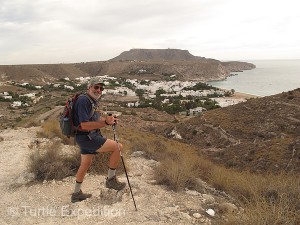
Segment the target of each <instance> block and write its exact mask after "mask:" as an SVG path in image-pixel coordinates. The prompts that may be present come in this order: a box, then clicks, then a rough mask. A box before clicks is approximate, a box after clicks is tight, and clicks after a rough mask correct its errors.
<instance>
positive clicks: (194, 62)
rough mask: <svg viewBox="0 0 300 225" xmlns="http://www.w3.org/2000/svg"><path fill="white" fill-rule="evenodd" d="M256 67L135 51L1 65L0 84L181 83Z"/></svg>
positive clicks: (167, 52)
mask: <svg viewBox="0 0 300 225" xmlns="http://www.w3.org/2000/svg"><path fill="white" fill-rule="evenodd" d="M253 68H255V65H253V64H251V63H245V62H220V61H218V60H214V59H206V58H204V57H198V56H193V55H192V54H190V53H189V52H188V51H187V50H179V49H133V50H130V51H126V52H123V53H121V54H120V55H119V56H117V57H115V58H113V59H111V60H108V61H98V62H84V63H83V62H82V63H70V64H33V65H0V82H5V81H18V82H30V83H34V84H45V83H46V82H51V81H54V80H56V79H60V78H65V77H69V78H71V79H74V78H76V77H81V76H82V77H86V76H97V75H105V74H108V75H110V76H117V77H125V78H136V79H151V80H154V79H155V80H165V79H168V78H169V76H170V75H173V74H175V75H176V77H177V79H180V80H199V81H210V80H221V79H225V78H226V77H227V76H229V75H230V73H231V72H235V71H241V70H248V69H253Z"/></svg>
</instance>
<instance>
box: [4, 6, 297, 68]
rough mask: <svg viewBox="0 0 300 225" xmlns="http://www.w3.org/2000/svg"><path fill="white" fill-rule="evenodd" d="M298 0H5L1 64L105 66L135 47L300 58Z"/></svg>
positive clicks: (216, 55) (222, 55) (214, 54)
mask: <svg viewBox="0 0 300 225" xmlns="http://www.w3.org/2000/svg"><path fill="white" fill-rule="evenodd" d="M298 2H299V1H298V0H284V1H283V0H184V1H180V0H84V1H83V0H31V1H30V0H0V65H11V64H40V63H76V62H89V61H105V60H109V59H111V58H113V57H116V56H118V55H119V54H120V53H121V52H123V51H129V50H130V49H133V48H143V49H167V48H174V49H184V50H188V51H189V52H190V53H191V54H193V55H195V56H202V57H206V58H214V59H218V60H222V61H227V60H257V59H300V29H299V24H300V11H299V8H300V2H299V3H298Z"/></svg>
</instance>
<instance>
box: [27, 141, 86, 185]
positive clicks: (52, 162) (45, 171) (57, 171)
mask: <svg viewBox="0 0 300 225" xmlns="http://www.w3.org/2000/svg"><path fill="white" fill-rule="evenodd" d="M78 159H79V157H76V155H75V153H73V154H70V155H68V156H66V155H63V154H62V152H61V146H60V144H59V143H58V142H55V143H52V144H51V145H49V146H48V147H46V148H45V149H44V150H41V149H36V150H35V151H34V152H33V153H32V154H31V155H30V157H29V171H30V172H32V173H34V175H35V179H36V180H38V181H43V180H52V179H55V180H60V179H63V178H65V177H67V176H71V175H74V174H75V172H76V169H77V168H78V166H79V163H80V161H79V160H78Z"/></svg>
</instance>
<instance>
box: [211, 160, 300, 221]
mask: <svg viewBox="0 0 300 225" xmlns="http://www.w3.org/2000/svg"><path fill="white" fill-rule="evenodd" d="M206 179H208V182H209V183H210V184H212V185H213V186H214V187H216V188H218V189H220V190H224V191H225V192H227V193H228V194H230V195H231V196H232V197H234V198H235V199H237V200H239V203H240V204H241V205H242V206H243V208H244V209H245V211H244V213H243V214H241V216H240V217H236V216H232V217H230V218H229V220H228V221H229V222H228V223H226V224H299V223H300V214H299V212H300V189H299V187H300V179H299V176H298V175H293V174H279V175H272V174H264V175H259V174H252V173H249V172H238V171H234V170H230V169H225V168H223V167H220V166H216V165H213V168H212V172H211V173H210V177H206Z"/></svg>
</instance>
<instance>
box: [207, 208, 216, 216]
mask: <svg viewBox="0 0 300 225" xmlns="http://www.w3.org/2000/svg"><path fill="white" fill-rule="evenodd" d="M205 212H206V213H207V214H208V215H210V216H215V211H214V210H213V209H208V210H206V211H205Z"/></svg>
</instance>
